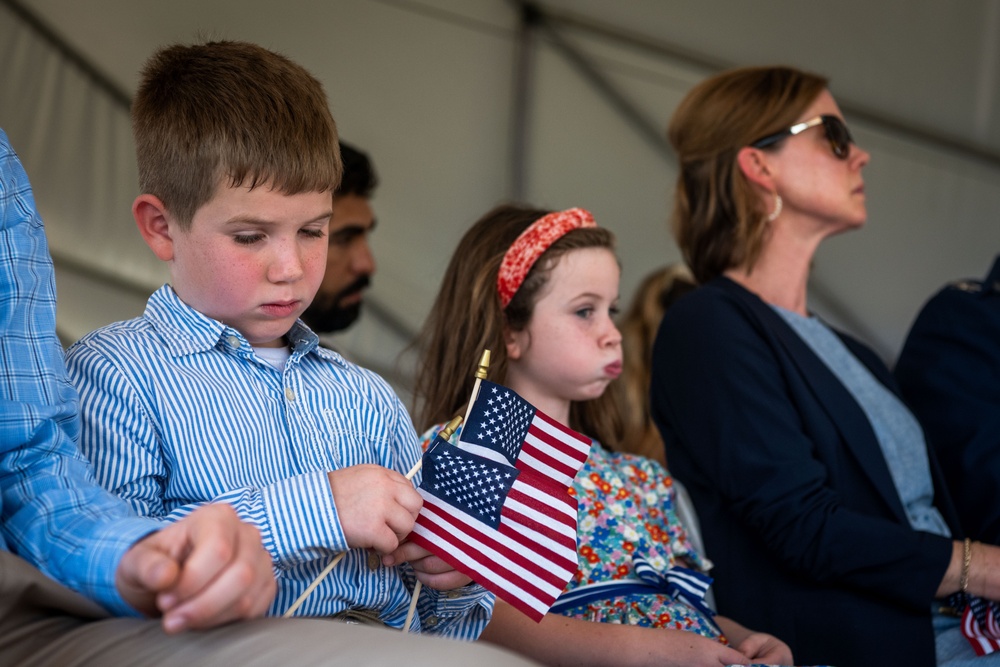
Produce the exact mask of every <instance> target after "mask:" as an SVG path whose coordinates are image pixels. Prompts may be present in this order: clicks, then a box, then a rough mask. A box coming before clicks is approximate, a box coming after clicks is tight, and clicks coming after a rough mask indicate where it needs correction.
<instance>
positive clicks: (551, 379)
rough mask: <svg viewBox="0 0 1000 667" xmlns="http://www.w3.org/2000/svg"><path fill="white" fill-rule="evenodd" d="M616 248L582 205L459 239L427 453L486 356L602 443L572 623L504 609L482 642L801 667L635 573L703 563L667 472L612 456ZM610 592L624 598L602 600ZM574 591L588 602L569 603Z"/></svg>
mask: <svg viewBox="0 0 1000 667" xmlns="http://www.w3.org/2000/svg"><path fill="white" fill-rule="evenodd" d="M613 243H614V241H613V237H612V235H611V233H610V232H608V231H607V230H604V229H601V228H598V227H597V226H596V225H595V224H594V221H593V218H592V217H591V215H590V214H589V213H588V212H587V211H584V210H582V209H571V210H569V211H562V212H557V213H550V212H548V211H541V210H535V209H530V208H522V207H516V206H500V207H498V208H496V209H494V210H493V211H491V212H490V213H488V214H486V216H484V217H483V218H482V219H480V220H479V221H478V222H477V223H476V224H475V225H473V227H472V228H471V229H470V230H469V231H468V232H467V233H466V234H465V236H464V237H463V238H462V240H461V241H460V242H459V245H458V248H457V250H456V251H455V255H454V256H453V257H452V260H451V262H450V264H449V265H448V269H447V271H446V272H445V276H444V280H443V282H442V286H441V291H440V293H439V294H438V297H437V300H436V301H435V303H434V306H433V308H432V310H431V314H430V316H429V318H428V320H427V323H426V324H425V326H424V330H423V331H422V333H421V337H420V340H419V345H420V349H421V363H420V371H421V372H419V373H418V375H417V377H418V378H419V380H418V382H417V386H416V397H417V400H418V401H419V408H420V409H419V412H417V413H416V414H418V426H420V427H421V428H428V427H431V428H430V429H429V430H428V432H427V433H426V434H425V444H426V442H429V441H430V440H431V439H432V438H433V437H434V435H435V433H436V432H437V431H438V430H440V428H441V427H442V425H443V423H444V422H447V421H448V420H449V419H450V418H451V417H453V416H454V415H456V414H464V412H465V407H466V405H467V404H468V401H469V397H470V393H471V391H472V386H473V382H474V377H473V373H474V371H475V366H476V364H477V363H478V361H479V357H480V354H481V352H482V350H484V349H489V350H491V352H492V363H491V365H490V369H489V379H490V380H492V381H494V382H499V383H502V384H504V385H506V386H508V387H510V388H511V389H513V390H514V391H516V392H517V393H518V394H520V395H521V396H522V397H523V398H524V399H525V400H527V401H529V402H530V403H532V404H533V405H534V406H535V407H536V408H538V409H539V410H541V411H542V412H544V413H545V414H547V415H549V416H550V417H552V418H554V419H557V420H558V421H560V422H562V423H563V424H566V425H568V426H570V427H571V428H573V429H575V430H577V431H580V432H582V433H585V434H587V435H589V436H591V437H595V438H597V440H595V442H594V444H593V447H592V450H591V454H590V457H589V459H588V460H587V463H586V464H585V465H584V468H583V470H582V471H581V472H580V473H579V474H578V475H577V477H576V480H575V481H574V483H573V487H572V489H571V493H573V494H574V495H575V496H576V497H577V500H578V502H579V513H578V522H579V534H578V542H577V546H578V553H579V569H578V571H577V572H576V574H575V576H574V577H573V579H572V580H571V581H570V583H569V585H568V586H567V589H566V592H564V594H563V597H562V598H560V601H559V602H557V605H556V607H554V609H558V610H559V613H551V612H550V613H549V614H548V615H546V617H545V618H544V619H543V620H542V622H541V623H538V624H536V623H535V622H533V621H532V620H530V619H529V618H527V617H526V616H523V615H522V614H521V613H520V612H518V611H516V610H515V609H514V608H513V607H511V606H509V605H506V604H504V603H503V602H501V601H499V600H498V601H497V606H496V609H495V611H494V616H493V620H492V621H491V622H490V624H489V625H488V626H487V628H486V630H485V632H484V633H483V635H482V637H483V638H484V639H486V640H487V641H491V642H493V643H496V644H499V645H502V646H506V647H508V648H511V649H514V650H516V651H519V652H522V653H524V654H527V655H528V656H529V657H532V658H534V659H536V660H539V661H541V662H543V663H545V664H550V665H559V664H574V665H589V664H594V665H606V664H615V665H658V666H662V665H716V666H717V665H729V664H739V665H745V664H748V663H750V662H763V663H773V664H779V663H780V664H791V662H792V656H791V652H790V651H789V649H788V647H787V646H786V645H785V644H784V643H782V642H781V641H779V640H778V639H776V638H774V637H772V636H770V635H766V634H762V633H753V632H750V631H749V630H747V629H746V628H744V627H742V626H740V625H739V624H737V623H735V622H733V621H730V620H728V619H725V618H722V617H719V616H715V617H714V618H713V616H712V613H711V612H710V611H709V610H708V609H707V607H705V606H704V604H703V603H702V602H701V601H700V600H698V599H697V598H695V597H690V598H687V597H683V596H677V595H676V594H675V593H674V592H673V591H671V590H668V589H667V588H666V586H665V585H661V586H659V587H654V586H651V585H647V584H645V583H643V582H642V581H641V580H639V579H638V577H637V572H636V565H637V564H642V563H645V564H648V566H650V567H651V568H652V570H654V571H656V572H658V573H659V574H660V575H663V574H666V572H667V571H669V570H672V571H674V572H684V570H683V569H679V568H688V569H689V570H703V569H705V568H704V561H703V560H702V559H701V557H700V556H699V555H698V554H697V553H696V552H695V551H694V549H693V548H692V547H691V545H690V543H689V541H688V539H687V536H686V534H685V532H684V529H683V528H682V526H681V525H680V522H679V520H678V519H677V517H676V515H675V514H674V509H673V501H674V498H673V492H672V489H671V480H670V477H669V476H668V475H667V473H666V471H665V470H664V469H663V468H662V467H661V466H660V465H659V464H657V463H655V462H653V461H651V460H648V459H645V458H642V457H637V456H632V455H627V454H617V453H613V452H610V451H608V450H607V449H605V448H604V447H603V446H602V445H601V444H600V441H603V442H604V443H606V444H610V445H613V444H614V443H615V441H616V433H617V432H618V431H619V430H620V420H619V419H618V418H617V411H616V410H615V407H614V402H613V399H612V397H611V396H610V395H609V394H610V392H609V393H608V394H606V393H605V389H606V388H607V386H608V384H610V383H611V382H612V381H613V380H614V379H615V378H617V377H618V375H619V374H620V373H621V370H622V351H621V336H620V334H619V333H618V330H617V329H616V328H615V325H614V322H613V321H612V318H613V317H614V315H615V314H616V312H617V308H618V280H619V274H620V270H619V267H618V261H617V259H616V257H615V254H614V249H613V248H614V245H613ZM654 578H655V577H654ZM626 580H627V583H626ZM606 582H619V583H620V585H621V586H622V587H621V588H619V589H618V590H614V589H613V588H612V589H608V590H603V589H602V590H601V592H595V588H594V587H593V585H594V584H600V583H603V584H604V585H605V586H608V585H609V584H607V583H606ZM610 585H611V586H614V585H615V584H614V583H612V584H610ZM570 593H574V594H578V595H581V596H582V599H577V600H575V601H574V600H566V599H565V598H566V596H567V595H568V594H570ZM595 621H596V623H595Z"/></svg>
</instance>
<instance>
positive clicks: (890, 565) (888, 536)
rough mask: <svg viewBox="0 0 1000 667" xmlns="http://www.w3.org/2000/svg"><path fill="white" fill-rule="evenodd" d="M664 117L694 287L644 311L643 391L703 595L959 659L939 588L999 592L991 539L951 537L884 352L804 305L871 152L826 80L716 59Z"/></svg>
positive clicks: (933, 471) (898, 658)
mask: <svg viewBox="0 0 1000 667" xmlns="http://www.w3.org/2000/svg"><path fill="white" fill-rule="evenodd" d="M668 134H669V138H670V141H671V143H672V144H673V146H674V148H675V150H676V152H677V155H678V157H679V161H680V174H679V176H678V179H677V189H676V195H675V201H674V232H675V235H676V238H677V242H678V245H679V246H680V248H681V250H682V252H683V253H684V257H685V259H686V260H687V262H688V265H689V266H690V268H691V270H692V271H693V273H694V275H695V278H696V279H697V280H698V282H699V283H700V285H701V287H699V288H698V289H697V290H695V291H694V292H692V293H691V294H690V295H688V296H686V297H684V298H682V299H681V300H680V301H678V302H677V303H676V304H674V306H673V307H672V308H671V309H670V310H669V311H668V312H667V314H666V317H665V318H664V320H663V324H662V327H661V329H660V331H659V335H658V339H657V343H656V347H655V350H654V356H653V379H652V410H653V417H654V420H655V421H656V423H657V426H658V427H659V429H660V431H661V433H662V435H663V439H664V442H665V445H666V454H667V460H668V461H669V462H670V468H671V472H672V473H674V475H675V476H676V477H677V478H679V479H680V480H681V481H682V482H683V483H684V485H685V486H686V487H687V489H688V490H689V492H690V494H691V496H692V498H693V500H694V502H695V506H696V508H697V511H698V515H699V519H700V521H701V526H702V532H703V538H704V542H705V548H706V551H707V554H708V556H709V557H710V558H711V559H712V560H713V561H714V563H715V569H714V570H713V572H712V574H713V576H714V577H715V579H716V581H715V584H714V589H715V596H716V602H717V606H718V608H719V611H720V613H723V614H725V615H727V616H730V617H732V618H734V619H736V620H737V621H739V622H741V623H744V624H749V625H753V626H754V627H759V628H762V629H763V630H764V631H766V632H769V633H772V634H774V635H776V636H779V637H782V639H784V640H785V641H786V642H787V643H788V644H789V645H790V646H791V648H792V651H793V652H794V654H795V656H796V659H797V661H798V662H800V663H802V664H810V663H820V662H822V663H830V664H834V665H838V666H839V667H852V666H854V665H907V666H915V665H922V666H928V667H929V666H932V665H941V664H950V665H957V664H963V663H962V662H958V663H955V662H949V656H950V652H951V651H954V652H955V654H956V655H965V656H968V658H969V659H972V658H974V655H975V654H974V653H973V649H972V647H971V644H970V643H969V642H968V641H967V640H966V639H965V638H964V637H963V636H962V635H961V632H960V630H959V628H958V624H959V621H958V619H957V618H952V617H950V616H948V615H946V614H943V613H941V612H940V611H939V609H940V608H941V607H945V606H947V605H948V603H949V601H948V597H949V596H950V595H952V594H955V593H958V592H961V591H966V592H967V593H969V594H973V595H977V596H982V597H984V598H988V599H998V598H1000V549H997V548H996V547H993V546H986V545H981V544H978V543H969V542H963V541H962V535H961V534H960V533H959V529H958V522H957V521H956V518H955V515H954V510H953V508H952V504H951V501H950V499H949V498H948V496H947V493H946V491H945V489H944V486H943V484H942V480H941V477H940V474H939V471H938V467H937V463H936V461H935V460H934V458H933V454H932V453H931V452H930V451H928V448H927V446H926V444H925V442H924V437H923V434H922V432H921V430H920V427H919V425H918V424H917V422H916V420H915V419H914V418H913V416H912V415H911V414H910V412H909V411H908V410H907V409H906V407H904V405H903V404H902V402H901V401H900V400H899V398H898V396H897V392H896V386H895V384H894V382H893V380H892V377H891V376H890V374H889V371H888V369H887V368H886V367H885V365H884V364H883V363H882V362H881V361H880V360H879V359H878V357H877V356H876V355H875V354H874V353H873V352H872V351H871V350H870V349H869V348H867V347H865V346H864V345H862V344H861V343H859V342H858V341H856V340H854V339H852V338H850V337H848V336H846V335H844V334H842V333H840V332H837V331H835V330H833V329H832V328H830V327H829V326H828V325H826V324H825V323H824V322H823V321H821V320H819V319H818V318H816V317H814V316H813V315H812V314H811V313H810V312H809V310H808V301H807V284H808V279H809V270H810V267H811V265H812V262H813V256H814V254H815V252H816V249H817V248H818V246H819V244H820V242H822V241H823V240H824V239H826V238H827V237H830V236H832V235H834V234H839V233H841V232H845V231H849V230H852V229H857V228H859V227H861V226H862V225H864V223H865V217H866V211H865V190H864V181H863V178H862V169H863V168H864V166H865V165H866V164H867V163H868V161H869V157H870V156H869V154H868V153H867V152H865V151H864V150H862V149H861V148H859V147H858V146H856V145H855V144H854V143H853V140H852V138H851V135H850V133H849V132H848V130H847V127H846V126H845V125H844V121H843V119H842V115H841V112H840V109H839V108H838V107H837V103H836V101H835V100H834V98H833V96H832V95H831V94H830V92H829V91H828V90H827V81H826V80H825V79H824V78H822V77H819V76H815V75H812V74H808V73H804V72H800V71H797V70H794V69H790V68H778V67H774V68H746V69H739V70H733V71H730V72H725V73H723V74H720V75H718V76H716V77H713V78H711V79H709V80H707V81H705V82H703V83H701V84H700V85H698V86H696V87H695V88H694V89H693V90H692V91H691V92H690V93H689V94H688V96H687V97H686V98H685V99H684V100H683V101H682V102H681V104H680V106H679V107H678V109H677V111H676V112H675V114H674V117H673V119H672V121H671V123H670V128H669V131H668ZM950 602H951V603H952V604H957V605H958V606H959V607H964V599H962V600H951V601H950ZM936 649H937V653H936ZM994 661H998V662H997V664H1000V653H994V654H992V655H990V656H988V657H984V658H976V663H975V664H978V665H986V664H993V662H994Z"/></svg>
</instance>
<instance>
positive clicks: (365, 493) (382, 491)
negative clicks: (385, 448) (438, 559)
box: [327, 464, 424, 554]
mask: <svg viewBox="0 0 1000 667" xmlns="http://www.w3.org/2000/svg"><path fill="white" fill-rule="evenodd" d="M327 476H328V477H329V478H330V489H331V490H332V491H333V501H334V503H336V505H337V516H338V517H339V518H340V525H341V528H343V530H344V537H346V538H347V545H348V546H349V547H351V548H352V549H353V548H362V549H374V550H375V551H376V552H378V553H380V554H387V553H390V552H392V551H394V550H395V549H396V547H398V546H399V543H400V541H401V540H402V539H403V538H404V537H406V536H407V535H409V534H410V531H411V530H413V523H414V522H415V521H416V520H417V514H419V513H420V508H421V507H423V504H424V500H423V498H421V497H420V494H419V493H417V490H416V489H415V488H413V482H411V481H410V480H408V479H406V477H404V476H403V475H401V474H399V473H398V472H396V471H395V470H390V469H388V468H383V467H382V466H377V465H370V464H365V465H357V466H351V467H350V468H344V469H342V470H334V471H333V472H330V473H327Z"/></svg>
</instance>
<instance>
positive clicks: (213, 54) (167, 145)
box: [132, 41, 342, 226]
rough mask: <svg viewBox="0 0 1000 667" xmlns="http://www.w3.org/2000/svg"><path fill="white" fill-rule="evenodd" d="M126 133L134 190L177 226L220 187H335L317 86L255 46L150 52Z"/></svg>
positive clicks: (333, 134)
mask: <svg viewBox="0 0 1000 667" xmlns="http://www.w3.org/2000/svg"><path fill="white" fill-rule="evenodd" d="M132 132H133V136H134V138H135V146H136V156H137V159H138V166H139V187H140V189H141V191H142V192H143V193H144V194H152V195H154V196H156V197H158V198H159V199H160V200H161V201H162V202H163V204H164V206H166V208H167V209H168V210H169V211H170V212H171V213H172V214H173V215H174V216H175V217H176V218H177V220H178V221H179V222H180V224H181V225H183V226H187V225H190V223H191V219H192V217H193V216H194V213H195V211H197V210H198V208H199V207H200V206H202V205H203V204H205V202H207V201H208V200H209V199H211V198H212V196H213V195H214V194H215V189H216V186H217V184H220V183H226V185H229V186H233V187H236V186H241V185H246V186H248V187H251V188H253V187H256V186H258V185H266V186H268V187H271V188H274V189H276V190H279V191H281V192H283V193H286V194H297V193H300V192H322V191H326V190H329V191H331V192H332V191H333V190H335V189H336V187H337V185H338V184H339V183H340V176H341V169H342V168H341V163H340V149H339V148H338V138H337V126H336V124H335V123H334V121H333V117H332V116H331V115H330V109H329V106H328V104H327V100H326V94H325V93H324V92H323V86H322V84H320V82H319V81H317V80H316V79H315V78H314V77H313V76H312V75H311V74H309V72H307V71H306V70H305V69H304V68H303V67H301V66H300V65H297V64H296V63H294V62H292V61H291V60H289V59H288V58H286V57H284V56H282V55H279V54H277V53H274V52H272V51H268V50H267V49H265V48H263V47H260V46H257V45H256V44H249V43H246V42H230V41H223V42H207V43H204V44H196V45H190V46H188V45H182V44H178V45H174V46H169V47H166V48H163V49H161V50H159V51H158V52H156V53H155V54H153V56H152V57H150V59H149V60H148V61H147V62H146V66H145V67H144V68H143V71H142V81H141V83H140V85H139V90H138V92H137V93H136V97H135V100H134V102H133V104H132ZM224 179H227V180H228V182H227V181H226V180H224Z"/></svg>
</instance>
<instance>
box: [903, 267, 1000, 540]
mask: <svg viewBox="0 0 1000 667" xmlns="http://www.w3.org/2000/svg"><path fill="white" fill-rule="evenodd" d="M996 272H997V270H996V269H995V270H994V273H996ZM895 375H896V379H897V381H898V382H899V385H900V389H901V390H902V393H903V398H904V399H906V402H907V404H908V405H909V406H910V409H911V410H913V413H914V415H916V417H917V419H918V420H919V421H920V423H921V425H922V426H923V427H924V431H925V432H926V434H927V441H928V443H929V444H930V445H931V446H932V447H933V448H934V450H935V453H936V454H937V458H938V461H939V462H940V463H941V468H942V471H943V472H944V477H945V480H946V482H947V484H948V490H949V491H950V492H951V496H952V499H953V500H954V502H955V507H956V509H957V510H958V515H959V520H960V522H961V524H962V529H963V530H964V531H965V532H966V533H967V534H968V535H969V536H970V537H973V538H975V539H978V540H982V541H984V542H989V543H991V544H1000V505H998V504H997V503H995V502H988V501H989V499H991V498H993V497H994V496H995V493H996V487H997V482H998V481H1000V292H998V291H997V290H996V289H994V288H993V287H992V285H991V284H990V282H989V281H987V283H986V284H984V285H983V286H982V287H981V288H980V289H976V290H967V289H962V288H960V287H948V288H945V289H944V290H942V291H941V292H939V293H938V294H937V295H936V296H934V297H933V298H932V299H931V300H930V301H928V302H927V304H926V305H925V306H924V308H923V309H922V310H921V312H920V315H919V316H918V317H917V319H916V321H915V322H914V324H913V328H912V329H911V330H910V333H909V335H908V336H907V339H906V343H905V345H904V346H903V350H902V352H901V353H900V355H899V361H898V362H897V363H896V368H895Z"/></svg>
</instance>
